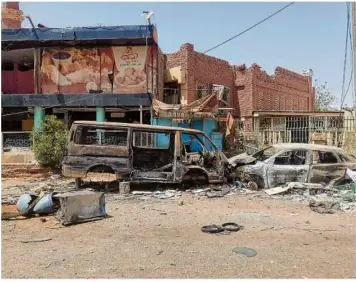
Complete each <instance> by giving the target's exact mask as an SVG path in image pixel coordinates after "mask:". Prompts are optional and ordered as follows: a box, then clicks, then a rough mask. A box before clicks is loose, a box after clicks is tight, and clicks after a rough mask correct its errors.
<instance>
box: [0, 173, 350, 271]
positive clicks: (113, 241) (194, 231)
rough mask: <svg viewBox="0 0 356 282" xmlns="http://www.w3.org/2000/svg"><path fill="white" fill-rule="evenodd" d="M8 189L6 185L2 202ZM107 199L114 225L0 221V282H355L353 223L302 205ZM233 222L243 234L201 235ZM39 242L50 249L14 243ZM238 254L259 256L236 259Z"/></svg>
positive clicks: (229, 199) (240, 199)
mask: <svg viewBox="0 0 356 282" xmlns="http://www.w3.org/2000/svg"><path fill="white" fill-rule="evenodd" d="M27 180H28V179H27ZM13 181H14V180H11V181H9V180H6V179H5V180H4V182H3V193H4V192H6V186H7V185H9V182H11V183H13ZM16 181H17V182H18V183H19V184H21V180H16ZM106 198H107V201H106V202H107V206H106V207H107V213H108V214H109V215H110V217H109V218H106V219H104V220H101V221H96V222H91V223H83V224H79V225H75V226H70V227H63V228H58V225H56V224H55V220H54V217H53V216H48V217H46V219H47V221H46V222H42V221H41V220H40V218H38V217H37V218H31V219H22V220H21V219H17V220H11V221H2V277H3V278H121V277H122V278H124V277H125V278H353V277H355V273H356V271H355V270H356V265H355V262H356V260H355V216H354V215H352V214H350V213H342V212H338V213H336V214H333V215H330V214H328V215H321V214H318V213H315V212H312V211H311V210H310V209H309V208H308V207H307V206H306V205H305V204H300V203H295V202H291V201H285V200H276V199H268V198H258V197H253V196H251V195H245V196H237V195H232V196H225V197H224V198H219V199H207V198H196V197H194V196H193V195H192V194H190V193H188V192H185V193H183V195H182V197H180V198H179V199H174V200H171V199H165V200H158V199H149V200H139V199H125V198H123V197H121V196H118V195H115V194H108V195H107V197H106ZM181 200H183V203H184V204H183V205H179V201H181ZM229 221H233V222H236V223H239V224H241V225H243V226H245V228H244V230H242V231H239V232H236V233H231V234H230V235H213V234H206V233H203V232H201V231H200V228H201V227H202V226H203V225H208V224H213V223H215V224H222V223H224V222H229ZM272 227H273V229H271V228H272ZM40 238H51V239H52V240H50V241H46V242H41V243H27V244H26V243H21V242H20V241H22V240H29V239H40ZM237 246H242V247H250V248H253V249H255V250H256V251H257V253H258V254H257V256H255V257H251V258H248V257H245V256H243V255H238V254H236V253H233V252H232V250H233V249H234V248H235V247H237Z"/></svg>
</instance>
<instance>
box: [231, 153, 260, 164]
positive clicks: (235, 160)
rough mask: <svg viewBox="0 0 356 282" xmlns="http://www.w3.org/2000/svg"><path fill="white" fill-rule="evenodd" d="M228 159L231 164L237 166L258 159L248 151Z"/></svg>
mask: <svg viewBox="0 0 356 282" xmlns="http://www.w3.org/2000/svg"><path fill="white" fill-rule="evenodd" d="M228 161H229V164H230V165H232V166H233V167H235V166H239V165H247V164H251V163H254V162H255V161H256V158H254V157H253V156H250V155H248V154H246V153H243V154H239V155H236V156H233V157H231V158H229V159H228Z"/></svg>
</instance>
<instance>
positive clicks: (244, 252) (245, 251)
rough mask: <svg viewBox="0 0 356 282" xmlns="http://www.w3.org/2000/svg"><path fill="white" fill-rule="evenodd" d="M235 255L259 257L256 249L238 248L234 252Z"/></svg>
mask: <svg viewBox="0 0 356 282" xmlns="http://www.w3.org/2000/svg"><path fill="white" fill-rule="evenodd" d="M232 251H233V252H234V253H237V254H241V255H245V256H247V257H254V256H256V255H257V252H256V251H255V250H254V249H251V248H246V247H236V248H235V249H233V250H232Z"/></svg>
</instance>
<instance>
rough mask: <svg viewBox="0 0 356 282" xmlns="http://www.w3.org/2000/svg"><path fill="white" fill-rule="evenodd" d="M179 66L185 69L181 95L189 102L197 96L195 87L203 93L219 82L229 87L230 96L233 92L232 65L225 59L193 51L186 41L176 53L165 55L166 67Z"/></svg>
mask: <svg viewBox="0 0 356 282" xmlns="http://www.w3.org/2000/svg"><path fill="white" fill-rule="evenodd" d="M177 66H181V68H182V70H183V71H185V84H184V85H182V96H183V97H186V98H187V101H186V103H191V102H193V101H195V100H196V98H197V91H196V90H197V89H198V87H201V88H202V89H203V90H205V91H203V93H204V94H206V93H208V92H209V91H208V89H209V87H211V85H212V84H220V85H224V86H227V87H229V88H230V89H231V94H230V97H233V93H234V79H233V72H232V67H231V66H230V64H229V63H228V62H227V61H224V60H220V59H217V58H214V57H211V56H207V55H204V54H202V53H199V52H196V51H194V46H193V45H192V44H189V43H186V44H183V45H182V46H181V47H180V50H179V51H178V52H176V53H172V54H167V55H166V68H167V69H170V68H174V67H177Z"/></svg>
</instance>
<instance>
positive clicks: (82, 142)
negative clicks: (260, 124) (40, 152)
mask: <svg viewBox="0 0 356 282" xmlns="http://www.w3.org/2000/svg"><path fill="white" fill-rule="evenodd" d="M227 167H228V160H227V158H226V156H225V155H224V154H223V153H222V152H221V151H220V150H219V149H218V148H217V147H216V145H215V144H214V143H213V142H212V141H211V140H210V138H209V137H208V136H207V135H206V134H205V133H204V132H201V131H199V130H194V129H186V128H180V127H164V126H152V125H143V124H125V123H115V122H92V121H76V122H74V123H73V124H72V126H71V129H70V132H69V136H68V143H67V147H66V151H65V154H64V157H63V160H62V174H63V175H64V176H65V177H72V178H75V179H76V187H77V188H79V187H80V185H81V183H82V180H83V179H84V178H86V177H87V176H88V174H89V173H99V174H103V173H104V174H110V175H111V176H113V177H111V178H110V179H108V180H107V182H111V181H121V180H122V181H130V182H163V183H181V182H190V181H193V182H202V183H222V182H225V181H226V176H227V175H226V172H227ZM104 181H105V180H104Z"/></svg>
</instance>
